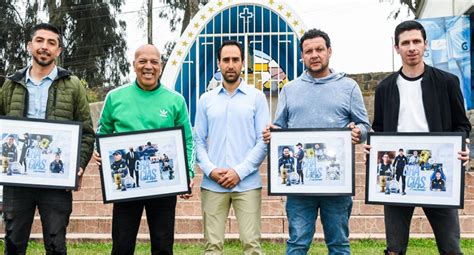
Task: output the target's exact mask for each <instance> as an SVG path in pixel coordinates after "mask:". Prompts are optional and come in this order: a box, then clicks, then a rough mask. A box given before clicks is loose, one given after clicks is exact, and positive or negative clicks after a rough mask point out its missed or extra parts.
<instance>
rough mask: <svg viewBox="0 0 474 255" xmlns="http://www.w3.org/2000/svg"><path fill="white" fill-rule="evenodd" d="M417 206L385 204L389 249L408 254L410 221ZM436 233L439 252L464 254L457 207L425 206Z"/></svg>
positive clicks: (426, 213)
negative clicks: (461, 245)
mask: <svg viewBox="0 0 474 255" xmlns="http://www.w3.org/2000/svg"><path fill="white" fill-rule="evenodd" d="M414 210H415V207H412V206H390V205H385V206H384V215H385V232H386V238H387V250H388V251H392V252H397V253H398V254H406V252H407V246H408V239H409V235H410V223H411V218H412V216H413V211H414ZM423 211H424V212H425V215H426V217H427V218H428V221H429V222H430V225H431V228H432V229H433V233H434V235H435V239H436V244H437V245H438V251H439V254H462V252H461V247H460V240H461V230H460V227H459V215H458V210H457V209H449V208H428V207H423Z"/></svg>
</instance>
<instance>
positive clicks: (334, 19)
mask: <svg viewBox="0 0 474 255" xmlns="http://www.w3.org/2000/svg"><path fill="white" fill-rule="evenodd" d="M143 1H144V0H140V1H132V0H126V3H125V6H124V7H123V9H122V14H120V15H119V18H121V19H123V20H125V21H126V22H127V42H128V47H129V49H128V52H127V56H128V58H129V60H130V62H131V61H132V60H133V55H134V51H135V49H136V48H137V47H139V46H140V45H142V44H145V43H147V36H146V32H145V31H146V27H145V26H144V27H142V28H140V27H139V26H138V24H139V16H140V12H137V11H138V10H140V8H141V7H142V6H143ZM234 1H238V0H234ZM162 2H163V1H160V0H155V2H154V28H153V34H154V36H153V43H154V44H155V45H157V47H158V48H159V49H160V51H163V49H164V45H165V43H166V42H167V41H172V40H178V39H179V37H180V34H179V31H180V29H179V28H178V29H177V30H178V31H175V32H171V31H170V28H169V25H168V22H167V21H164V20H160V19H159V18H158V12H159V9H160V8H163V6H164V4H163V3H162ZM275 2H281V1H279V0H276V1H275ZM284 2H285V4H287V5H288V6H290V7H291V8H292V9H293V10H294V11H295V12H296V13H297V14H298V15H299V16H300V17H301V19H302V20H303V22H304V23H305V24H306V27H307V28H318V29H321V30H323V31H325V32H326V33H328V35H329V37H330V38H331V43H332V52H333V53H332V57H331V60H330V67H331V68H334V69H335V70H336V71H341V72H346V73H349V74H356V73H367V72H389V71H393V70H394V69H395V70H398V69H399V67H400V66H401V62H400V57H399V56H398V55H397V54H396V52H394V51H393V47H392V44H393V43H392V37H393V32H394V29H395V27H396V25H397V24H399V23H400V22H401V21H403V20H407V19H413V16H411V17H408V16H407V15H406V13H407V12H406V11H405V12H403V13H402V14H401V15H400V18H398V19H397V20H394V19H393V18H389V15H390V13H391V11H393V10H394V9H396V8H397V6H398V5H397V2H398V1H394V0H324V1H322V0H291V1H284ZM141 15H144V14H143V13H142V14H141ZM392 56H394V57H392ZM134 76H135V75H134V73H133V69H131V73H130V77H129V78H131V79H133V78H134Z"/></svg>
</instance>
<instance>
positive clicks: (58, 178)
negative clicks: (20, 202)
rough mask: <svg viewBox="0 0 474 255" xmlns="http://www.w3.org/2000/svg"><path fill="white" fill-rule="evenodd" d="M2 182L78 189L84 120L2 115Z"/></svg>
mask: <svg viewBox="0 0 474 255" xmlns="http://www.w3.org/2000/svg"><path fill="white" fill-rule="evenodd" d="M0 123H1V124H0V140H1V145H2V154H1V162H2V165H1V168H0V185H4V186H20V187H36V188H51V189H69V190H77V185H78V179H77V172H78V170H79V166H80V146H81V137H82V123H80V122H75V121H59V120H45V119H30V118H20V117H10V116H0Z"/></svg>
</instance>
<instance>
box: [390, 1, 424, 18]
mask: <svg viewBox="0 0 474 255" xmlns="http://www.w3.org/2000/svg"><path fill="white" fill-rule="evenodd" d="M399 1H400V5H401V6H400V7H398V8H396V9H395V10H393V11H392V12H391V13H390V15H389V18H393V19H397V18H398V16H399V15H400V13H401V12H402V7H404V6H405V7H408V9H407V10H406V11H407V13H406V16H407V17H408V16H410V15H416V10H417V8H418V7H419V6H420V4H421V1H422V0H399Z"/></svg>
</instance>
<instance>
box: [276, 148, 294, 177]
mask: <svg viewBox="0 0 474 255" xmlns="http://www.w3.org/2000/svg"><path fill="white" fill-rule="evenodd" d="M294 164H295V159H294V158H292V157H291V156H290V147H288V146H285V147H284V148H283V151H282V154H281V157H280V158H279V159H278V171H279V173H280V174H281V180H282V181H281V183H282V184H285V183H286V185H287V186H290V185H291V181H290V174H291V173H293V172H294Z"/></svg>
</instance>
